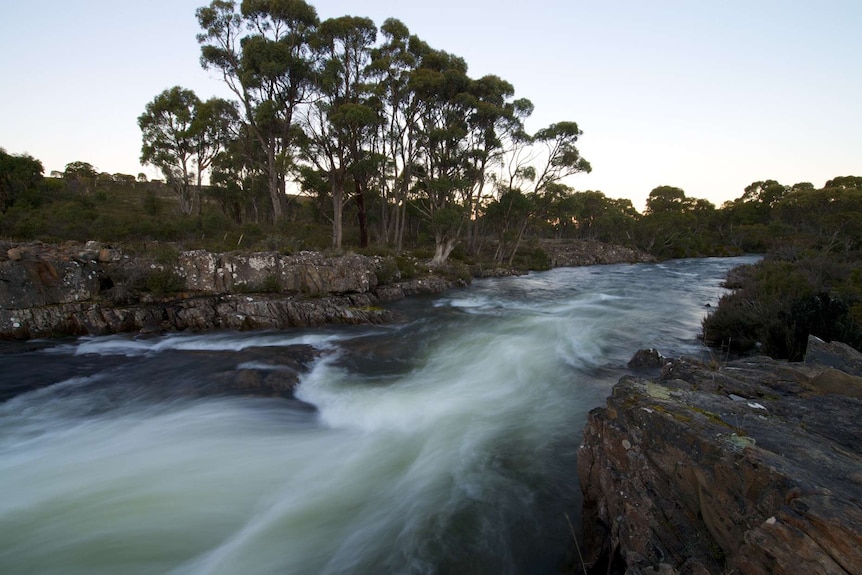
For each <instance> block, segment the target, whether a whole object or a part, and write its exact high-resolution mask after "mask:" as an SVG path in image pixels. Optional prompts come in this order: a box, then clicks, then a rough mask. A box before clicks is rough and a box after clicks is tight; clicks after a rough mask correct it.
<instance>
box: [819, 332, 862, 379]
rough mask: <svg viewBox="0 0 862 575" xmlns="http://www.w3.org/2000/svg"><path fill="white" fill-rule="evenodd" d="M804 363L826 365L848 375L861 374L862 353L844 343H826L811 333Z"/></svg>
mask: <svg viewBox="0 0 862 575" xmlns="http://www.w3.org/2000/svg"><path fill="white" fill-rule="evenodd" d="M805 364H806V365H823V366H828V367H831V368H834V369H837V370H839V371H843V372H844V373H847V374H850V375H856V376H862V354H860V353H859V352H858V351H856V350H855V349H853V348H852V347H850V346H849V345H847V344H846V343H841V342H840V341H833V342H831V343H826V342H825V341H823V340H822V339H820V338H819V337H815V336H813V335H809V336H808V347H807V348H806V350H805Z"/></svg>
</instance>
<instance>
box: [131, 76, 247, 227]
mask: <svg viewBox="0 0 862 575" xmlns="http://www.w3.org/2000/svg"><path fill="white" fill-rule="evenodd" d="M235 121H236V111H235V109H234V108H233V105H232V104H231V103H230V102H228V101H226V100H222V99H220V98H211V99H210V100H207V101H206V102H202V101H201V100H200V98H198V97H197V95H195V93H194V92H193V91H191V90H188V89H185V88H181V87H180V86H174V87H173V88H169V89H167V90H165V91H163V92H162V93H161V94H159V95H157V96H156V97H155V98H153V101H152V102H150V103H148V104H147V106H146V109H145V111H144V113H143V114H141V115H140V116H139V117H138V126H139V127H140V129H141V137H142V140H143V144H142V146H141V162H142V163H144V164H151V165H153V166H155V167H157V168H158V169H159V170H160V171H161V172H162V174H163V175H164V176H165V181H166V182H167V184H168V185H169V186H170V187H171V189H173V191H174V193H175V194H176V196H177V199H178V200H179V205H180V210H181V211H182V212H183V213H184V214H186V215H190V214H192V213H193V212H194V211H195V208H197V211H198V213H200V209H201V204H202V202H201V190H202V187H203V174H204V172H205V171H206V170H207V169H208V168H209V167H210V165H211V164H212V161H213V158H215V157H216V155H218V154H219V152H220V151H221V150H222V149H223V148H224V146H226V145H227V142H228V141H229V139H230V135H231V133H232V130H233V125H234V123H235Z"/></svg>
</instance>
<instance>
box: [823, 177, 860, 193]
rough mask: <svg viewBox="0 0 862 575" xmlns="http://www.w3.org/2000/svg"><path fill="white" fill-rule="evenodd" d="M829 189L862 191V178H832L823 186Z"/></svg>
mask: <svg viewBox="0 0 862 575" xmlns="http://www.w3.org/2000/svg"><path fill="white" fill-rule="evenodd" d="M823 188H824V189H827V188H841V189H843V190H862V176H840V177H838V178H832V179H831V180H829V181H828V182H826V184H825V185H824V186H823Z"/></svg>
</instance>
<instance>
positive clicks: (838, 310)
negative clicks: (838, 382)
mask: <svg viewBox="0 0 862 575" xmlns="http://www.w3.org/2000/svg"><path fill="white" fill-rule="evenodd" d="M766 190H767V192H768V193H761V194H760V196H761V197H762V198H763V199H762V200H761V201H759V202H758V203H757V204H752V205H749V206H738V208H742V209H744V210H745V213H746V217H747V218H749V221H751V222H752V223H751V224H750V225H751V226H752V229H754V230H758V229H759V230H762V232H763V233H762V235H761V236H760V239H759V240H758V241H762V242H763V245H764V247H766V248H767V249H768V253H767V256H766V257H765V259H764V260H763V261H761V262H760V263H758V264H756V265H754V266H750V267H747V268H744V269H740V270H736V273H735V274H734V277H733V280H732V281H731V282H730V285H729V287H732V288H734V289H735V291H734V292H733V293H731V294H729V295H727V296H725V297H723V298H722V299H721V301H720V302H719V306H718V308H717V309H716V310H715V311H714V312H713V313H712V314H711V315H710V316H708V317H707V318H706V319H705V320H704V322H703V335H704V340H705V341H706V342H707V343H708V344H710V345H713V346H716V347H722V348H724V349H727V350H729V351H731V352H734V353H752V352H756V353H762V354H764V355H768V356H770V357H774V358H782V359H790V360H793V361H798V360H801V359H802V358H803V357H804V355H805V350H806V345H807V340H808V336H809V335H815V336H817V337H819V338H821V339H823V340H825V341H841V342H844V343H846V344H848V345H851V346H852V347H854V348H856V349H857V350H860V351H862V178H860V177H842V178H835V179H833V180H830V181H829V182H827V183H826V186H824V187H823V189H821V190H816V189H814V188H813V187H809V186H794V187H790V188H786V187H783V186H780V185H778V184H777V183H775V182H771V183H769V185H768V186H767V187H766Z"/></svg>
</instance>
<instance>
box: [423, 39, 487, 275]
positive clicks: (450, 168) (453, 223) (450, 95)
mask: <svg viewBox="0 0 862 575" xmlns="http://www.w3.org/2000/svg"><path fill="white" fill-rule="evenodd" d="M470 83H471V80H470V78H469V76H467V63H466V62H465V61H464V60H463V59H462V58H459V57H457V56H454V55H452V54H448V53H446V52H443V51H441V50H430V49H429V50H428V51H426V52H425V53H424V54H423V55H422V60H421V63H420V65H419V67H418V68H417V69H416V70H415V71H414V72H413V74H411V77H410V87H411V89H412V90H414V91H415V92H416V94H417V96H418V98H419V114H418V120H419V126H420V128H419V130H418V131H417V133H416V136H417V146H418V148H419V156H418V163H417V166H416V172H417V173H416V175H417V182H416V185H415V190H416V191H417V192H418V194H417V198H416V200H417V206H418V207H419V209H420V211H421V212H422V214H423V215H424V216H425V217H426V218H427V220H428V222H429V223H430V225H431V230H432V233H433V234H434V248H435V249H434V256H433V258H432V260H431V263H432V265H442V264H443V263H444V262H445V261H446V259H447V258H448V257H449V254H450V253H451V252H452V250H453V249H454V248H455V245H456V243H457V241H458V238H459V236H460V234H461V230H462V227H463V225H464V221H465V217H466V214H467V211H466V208H465V205H464V203H463V201H462V200H463V197H464V196H466V194H467V190H468V189H470V188H471V187H472V184H473V181H474V179H475V174H473V173H472V172H471V168H472V165H471V164H470V162H469V158H468V154H469V150H468V148H467V141H468V135H469V132H470V130H469V125H468V122H467V117H468V116H469V113H470V103H469V98H468V97H467V90H468V89H469V87H470Z"/></svg>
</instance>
